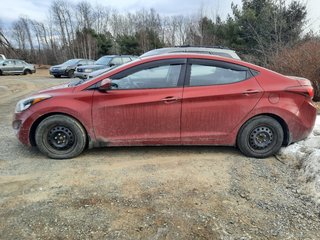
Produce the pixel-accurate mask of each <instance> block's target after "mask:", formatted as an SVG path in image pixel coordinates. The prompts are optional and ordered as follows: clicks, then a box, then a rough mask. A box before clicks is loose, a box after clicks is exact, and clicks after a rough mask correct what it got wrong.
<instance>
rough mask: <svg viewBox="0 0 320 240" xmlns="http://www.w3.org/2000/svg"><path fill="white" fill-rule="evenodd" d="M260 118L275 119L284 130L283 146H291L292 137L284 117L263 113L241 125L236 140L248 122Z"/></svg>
mask: <svg viewBox="0 0 320 240" xmlns="http://www.w3.org/2000/svg"><path fill="white" fill-rule="evenodd" d="M259 116H268V117H271V118H273V119H275V120H276V121H277V122H278V123H279V124H280V125H281V127H282V130H283V134H284V135H283V143H282V145H284V146H288V145H289V144H290V142H291V136H290V131H289V127H288V124H287V123H286V122H285V120H284V119H283V118H282V117H280V116H278V115H276V114H272V113H261V114H257V115H255V116H252V117H251V118H249V119H247V120H246V121H245V122H244V123H243V124H242V125H241V127H240V128H239V130H238V133H237V138H236V139H238V135H239V133H240V132H241V129H242V127H243V126H244V125H245V124H246V123H247V122H249V121H251V120H252V119H253V118H255V117H259ZM236 145H237V146H238V142H237V143H236Z"/></svg>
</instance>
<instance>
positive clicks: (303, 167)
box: [278, 116, 320, 203]
mask: <svg viewBox="0 0 320 240" xmlns="http://www.w3.org/2000/svg"><path fill="white" fill-rule="evenodd" d="M278 157H280V158H281V159H282V160H283V161H285V162H287V163H288V164H291V165H293V166H295V167H297V168H299V169H300V171H301V177H302V179H301V180H302V181H303V182H305V183H306V185H305V186H303V187H301V188H302V189H304V190H305V191H307V192H309V193H310V194H311V195H313V197H314V198H315V200H316V201H318V202H319V203H320V116H318V117H317V119H316V124H315V127H314V129H313V131H312V133H311V134H310V136H309V137H308V138H307V139H306V140H304V141H300V142H297V143H295V144H292V145H290V146H288V147H285V148H282V149H281V150H280V152H279V154H278Z"/></svg>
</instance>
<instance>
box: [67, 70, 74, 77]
mask: <svg viewBox="0 0 320 240" xmlns="http://www.w3.org/2000/svg"><path fill="white" fill-rule="evenodd" d="M68 78H74V70H72V69H71V70H69V71H68Z"/></svg>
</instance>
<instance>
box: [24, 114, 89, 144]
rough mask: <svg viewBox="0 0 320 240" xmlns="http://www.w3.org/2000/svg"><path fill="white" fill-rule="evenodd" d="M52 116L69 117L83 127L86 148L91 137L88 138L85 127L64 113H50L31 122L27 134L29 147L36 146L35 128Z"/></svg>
mask: <svg viewBox="0 0 320 240" xmlns="http://www.w3.org/2000/svg"><path fill="white" fill-rule="evenodd" d="M54 115H64V116H67V117H70V118H73V119H74V120H76V121H77V122H78V123H79V124H80V125H81V126H82V127H83V129H84V131H85V133H86V141H87V144H86V148H87V147H88V145H89V143H90V142H91V137H90V135H89V133H88V130H87V129H86V127H85V126H84V125H83V124H82V123H81V121H79V119H77V118H76V117H74V116H72V115H70V114H67V113H64V112H50V113H47V114H45V115H42V116H40V117H39V118H38V119H37V120H35V121H34V122H33V124H32V126H31V128H30V132H29V141H30V144H31V146H34V147H35V146H36V140H35V135H36V130H37V127H38V126H39V124H40V123H41V122H42V121H43V120H44V119H46V118H48V117H51V116H54Z"/></svg>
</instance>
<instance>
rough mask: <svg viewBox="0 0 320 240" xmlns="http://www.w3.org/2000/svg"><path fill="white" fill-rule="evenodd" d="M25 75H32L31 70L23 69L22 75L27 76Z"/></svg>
mask: <svg viewBox="0 0 320 240" xmlns="http://www.w3.org/2000/svg"><path fill="white" fill-rule="evenodd" d="M27 74H32V72H31V70H30V69H25V70H24V71H23V75H27Z"/></svg>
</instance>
